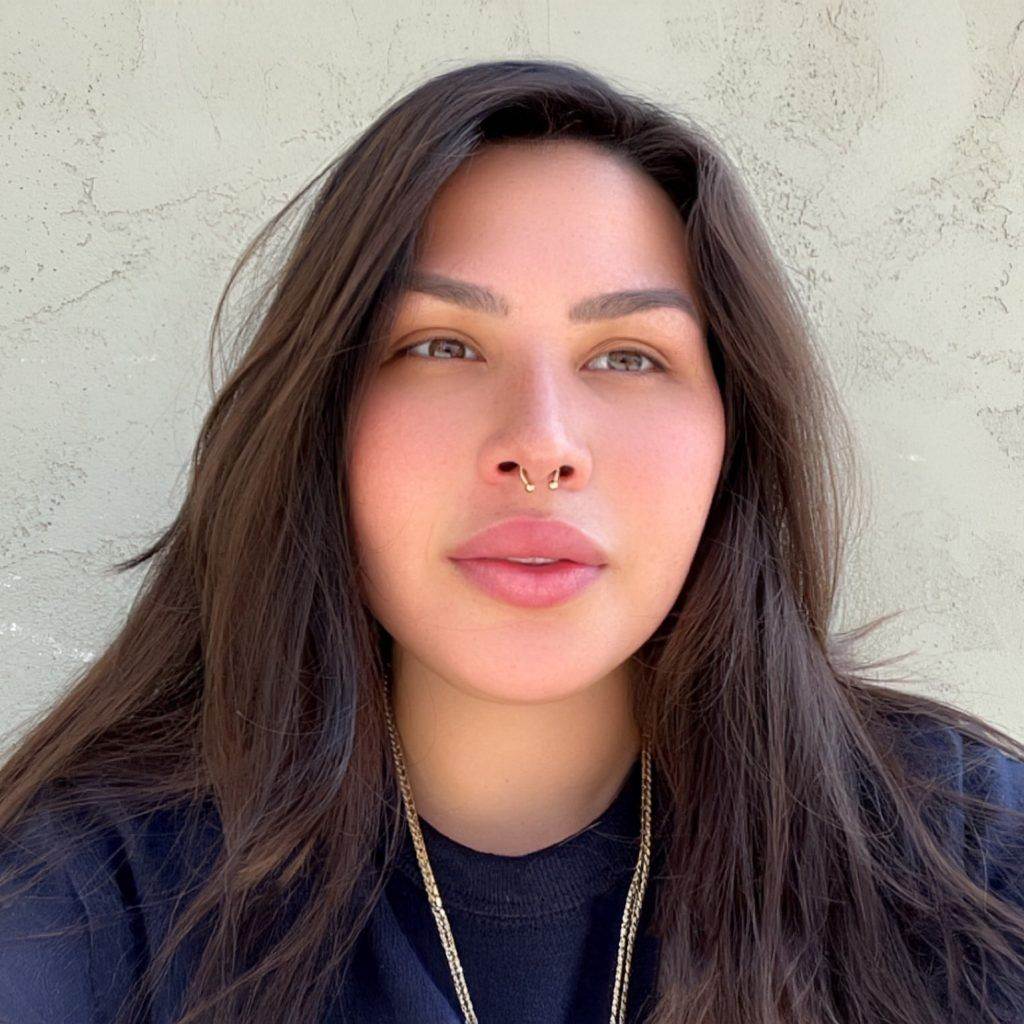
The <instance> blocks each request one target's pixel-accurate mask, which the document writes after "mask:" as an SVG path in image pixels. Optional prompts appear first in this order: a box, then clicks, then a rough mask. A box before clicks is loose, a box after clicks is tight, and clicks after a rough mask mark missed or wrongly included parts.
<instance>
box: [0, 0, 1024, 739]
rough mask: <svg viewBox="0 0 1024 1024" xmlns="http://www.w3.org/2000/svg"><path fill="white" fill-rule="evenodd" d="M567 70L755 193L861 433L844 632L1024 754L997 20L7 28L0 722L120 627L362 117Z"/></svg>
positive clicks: (1009, 87)
mask: <svg viewBox="0 0 1024 1024" xmlns="http://www.w3.org/2000/svg"><path fill="white" fill-rule="evenodd" d="M503 56H547V57H556V58H558V57H567V58H571V59H573V60H577V61H580V62H583V63H586V64H588V65H590V66H592V67H593V68H594V69H595V70H598V71H600V72H603V73H606V74H608V75H610V76H611V77H612V78H613V79H614V80H616V81H617V82H619V83H620V84H621V85H623V86H625V87H627V88H630V89H632V90H636V91H640V92H644V93H647V94H649V95H651V96H652V97H654V98H656V99H659V100H661V101H663V102H665V103H668V104H670V105H672V106H674V107H675V108H676V109H678V110H682V111H687V112H690V113H692V114H694V115H696V116H697V117H698V118H699V119H701V120H702V121H704V123H706V124H707V125H708V126H709V127H711V128H712V129H714V130H715V131H717V132H718V133H719V135H720V136H721V138H722V139H723V140H724V142H725V143H726V145H727V148H728V149H729V150H730V152H731V153H732V154H733V156H734V157H735V158H736V160H737V161H738V162H739V164H740V166H741V167H742V169H743V170H744V172H745V173H746V175H747V178H748V181H749V182H750V185H751V187H752V188H753V190H754V193H755V196H756V198H757V201H758V203H759V205H760V206H761V208H762V210H763V212H764V215H765V217H766V219H767V221H768V223H769V226H770V229H771V231H772V233H773V235H774V237H775V238H776V239H777V242H778V244H779V246H780V247H781V249H782V250H783V252H784V254H785V259H786V262H787V264H788V266H789V267H790V269H791V272H792V274H793V277H794V280H795V282H796V284H797V286H798V288H799V290H800V292H801V294H802V295H803V297H804V300H805V302H806V304H807V306H808V308H809V309H810V311H811V313H812V315H813V317H814V320H815V323H816V326H817V328H818V330H819V332H820V335H821V337H822V338H823V339H824V342H825V344H826V346H827V349H828V352H829V354H830V357H831V359H832V363H833V366H834V368H835V372H836V375H837V377H838V378H839V381H840V384H841V388H842V392H843V394H844V396H845V400H846V402H847V408H848V410H849V412H850V414H851V416H852V418H853V420H854V423H855V424H856V427H857V431H858V435H859V438H860V442H861V444H862V446H863V447H862V453H863V459H864V463H865V467H866V470H867V473H868V477H869V482H870V486H871V491H870V500H871V510H872V517H871V524H870V529H869V530H868V531H867V532H866V534H865V536H864V537H863V538H862V541H861V544H860V547H859V548H858V549H857V550H856V552H855V558H854V560H853V562H852V563H851V566H850V574H849V579H848V583H847V590H846V593H845V598H844V605H843V615H842V617H841V619H840V623H842V624H849V623H853V622H856V621H859V620H860V619H861V618H863V617H865V616H870V615H873V614H876V613H880V612H883V611H886V610H889V609H893V608H899V607H905V608H907V609H908V611H907V614H906V615H905V616H903V617H902V618H901V619H899V620H898V621H897V622H895V623H893V624H891V625H890V626H888V627H887V628H886V629H885V631H884V632H883V633H882V634H881V637H880V641H879V642H878V643H877V644H875V645H874V647H873V650H875V651H876V652H877V653H880V654H883V653H894V652H897V651H904V650H917V651H918V652H919V653H918V654H917V655H916V656H915V658H914V659H912V660H911V661H910V662H909V663H908V664H907V665H905V666H904V667H905V668H906V669H909V670H911V671H913V672H915V673H917V674H918V675H920V676H922V677H923V678H924V679H925V684H924V688H925V689H926V691H931V692H935V693H938V694H940V695H942V696H945V697H951V698H954V699H955V700H957V701H958V702H960V703H962V704H963V705H964V706H966V707H969V708H971V709H972V710H978V711H981V712H982V713H984V714H985V715H986V716H987V717H989V718H990V719H991V720H993V721H995V722H996V723H997V724H999V725H1002V726H1003V727H1005V728H1008V729H1010V730H1011V731H1013V732H1014V733H1015V734H1017V735H1018V736H1021V737H1024V695H1022V692H1021V690H1022V687H1024V668H1022V666H1024V642H1022V639H1021V626H1022V621H1024V528H1022V527H1024V339H1022V335H1024V265H1022V260H1021V256H1022V248H1021V247H1022V243H1024V171H1022V170H1021V168H1022V164H1024V81H1022V73H1024V8H1022V7H1021V4H1020V3H1019V2H1017V0H971V3H969V4H966V3H960V2H957V0H832V2H829V3H814V2H810V0H772V2H770V3H761V2H757V3H755V2H752V0H688V2H687V3H682V2H654V0H638V2H636V3H629V4H626V3H621V2H614V3H610V2H603V0H602V2H594V3H587V4H580V3H576V2H566V0H550V2H547V3H544V2H540V0H522V2H514V0H504V2H484V3H467V2H461V0H458V2H455V0H430V2H429V3H427V2H424V3H411V2H408V0H392V2H390V3H388V4H382V3H368V2H366V0H347V2H345V3H335V4H332V3H327V2H316V0H291V2H289V3H288V4H283V3H276V2H275V3H267V2H259V3H257V2H244V3H238V2H235V3H228V2H226V0H216V2H215V0H210V2H208V3H199V2H192V3H171V2H157V0H146V2H141V3H129V2H119V0H110V2H106V3H98V2H86V0H76V2H74V3H66V4H58V5H50V4H40V3H36V2H35V0H5V3H4V4H3V5H2V6H0V111H2V114H0V116H2V123H3V140H4V145H3V147H2V149H0V181H2V182H3V195H4V202H3V204H2V207H0V331H2V334H0V338H2V347H0V397H2V402H0V429H2V432H3V440H4V446H3V481H4V488H3V493H4V500H3V502H2V504H0V665H2V670H0V682H2V686H0V729H4V728H9V727H10V726H12V725H13V724H15V723H16V722H19V721H21V720H22V719H23V718H24V716H26V715H27V714H29V713H30V712H31V711H33V710H34V709H36V708H37V707H39V706H40V705H41V704H43V703H46V702H48V701H49V700H51V699H52V698H53V697H54V696H55V695H56V694H57V693H58V691H59V690H60V689H61V687H62V686H63V685H64V684H65V682H66V680H67V679H68V678H69V677H70V676H71V675H72V674H73V673H74V672H76V671H77V670H79V669H80V668H81V667H82V664H83V663H84V662H87V661H89V660H90V659H92V658H94V657H95V656H96V655H97V654H98V652H99V651H100V650H101V649H102V647H103V645H104V644H105V642H106V641H107V639H109V637H110V636H111V635H112V633H113V631H115V630H116V628H117V626H118V624H119V622H120V620H121V618H122V616H123V614H124V611H125V609H126V607H127V604H128V601H129V599H130V597H131V594H132V591H133V590H134V589H135V587H136V586H137V585H138V581H139V578H140V577H139V574H138V573H137V572H136V573H135V574H130V575H128V576H121V577H118V578H113V577H109V576H105V575H104V570H105V569H106V568H107V567H108V566H109V565H110V564H111V563H112V562H114V561H116V560H118V559H122V558H126V557H128V556H129V555H131V554H133V553H135V552H136V551H137V550H139V549H140V548H141V547H142V546H143V545H144V544H146V542H147V541H148V540H150V539H151V538H153V537H154V536H155V534H156V531H158V530H159V529H160V528H161V527H163V526H164V525H165V524H166V523H167V521H168V520H169V518H170V517H171V515H172V514H173V512H174V510H175V509H176V506H177V503H178V502H179V501H180V498H181V494H182V484H183V480H184V469H185V466H186V464H187V460H188V457H189V454H190V451H191V447H192V444H193V441H194V438H195V432H196V429H197V426H198V423H199V420H200V417H201V415H202V412H203V410H204V409H205V407H206V405H207V403H208V401H209V393H208V390H207V383H206V364H205V344H206V333H207V329H208V326H209V320H210V316H211V314H212V310H213V304H214V302H215V300H216V297H217V295H218V293H219V290H220V288H221V285H222V284H223V282H224V280H225V279H226V276H227V273H228V270H229V269H230V266H231V264H232V262H233V260H234V258H235V257H236V255H237V254H238V253H239V252H240V251H241V249H242V247H243V245H244V243H245V242H246V241H247V240H248V239H249V238H250V237H251V235H252V234H253V233H254V231H255V230H256V228H257V227H258V226H259V225H260V224H262V222H263V221H264V220H265V218H267V217H268V216H269V215H270V214H271V213H272V212H273V211H274V210H276V209H277V208H278V207H279V206H280V205H281V204H282V203H283V202H284V201H285V200H286V198H288V197H289V196H290V195H291V194H292V193H293V192H294V191H295V190H296V189H297V188H298V187H299V186H300V185H301V184H303V183H304V182H305V181H306V180H308V178H309V177H311V176H312V174H313V173H314V172H315V171H317V170H319V169H320V168H321V167H323V166H324V165H325V164H326V163H327V162H329V161H330V160H331V159H332V158H333V157H334V156H335V155H336V154H337V153H338V152H339V151H340V150H341V149H342V148H343V147H344V146H345V144H346V142H347V141H348V140H349V139H350V138H351V137H352V135H353V134H354V132H355V131H356V130H357V129H358V128H359V127H360V126H362V125H363V124H365V123H366V122H367V121H368V119H370V118H371V117H372V116H374V115H375V114H377V113H378V112H379V111H380V110H381V109H382V108H383V107H384V106H385V105H387V103H388V102H389V101H391V100H392V99H394V98H395V97H397V96H398V95H400V94H401V93H403V92H405V91H406V90H407V89H408V88H410V87H411V86H413V85H414V84H416V83H417V82H419V81H420V80H421V79H422V78H423V77H426V76H428V75H430V74H432V73H435V72H437V71H440V70H442V69H445V68H447V67H450V66H452V65H453V64H461V63H465V62H470V61H473V60H477V59H484V58H496V57H503Z"/></svg>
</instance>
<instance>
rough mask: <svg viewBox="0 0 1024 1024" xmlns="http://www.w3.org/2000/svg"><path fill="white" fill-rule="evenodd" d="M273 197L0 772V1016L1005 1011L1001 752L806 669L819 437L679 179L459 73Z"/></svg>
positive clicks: (1011, 815)
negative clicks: (130, 523) (115, 575)
mask: <svg viewBox="0 0 1024 1024" xmlns="http://www.w3.org/2000/svg"><path fill="white" fill-rule="evenodd" d="M321 179H322V181H321ZM314 186H316V187H315V188H314ZM305 195H311V196H312V197H313V202H312V204H311V206H310V207H309V209H308V210H307V211H306V212H305V213H304V215H303V216H302V217H301V219H300V220H299V222H298V227H297V231H296V234H295V236H294V238H292V240H291V242H290V244H289V245H288V247H287V249H286V257H287V258H286V259H285V261H284V262H283V263H282V265H281V266H280V268H279V270H278V271H277V272H276V274H275V275H274V276H273V278H272V280H271V282H270V285H269V286H268V287H267V288H266V290H265V291H264V292H262V293H261V295H260V296H259V299H260V302H259V303H258V304H256V305H254V313H253V315H251V316H249V317H248V318H247V319H244V320H243V321H242V322H241V325H240V327H239V330H238V337H239V339H240V341H241V345H240V347H239V351H238V354H237V359H236V361H235V364H234V367H233V369H232V371H231V374H230V376H229V377H228V379H227V380H226V382H225V383H224V384H223V386H222V387H221V389H220V390H219V393H218V394H217V397H216V401H215V402H214V405H213V407H212V409H211V411H210V413H209V415H208V416H207V419H206V421H205V422H204V424H203V427H202V430H201V436H200V438H199V442H198V444H197V447H196V454H195V459H194V464H193V472H192V476H191V480H190V488H189V491H188V494H187V497H186V499H185V502H184V504H183V507H182V509H181V512H180V514H179V515H178V517H177V518H176V520H175V522H174V523H173V525H172V526H171V527H170V529H168V530H167V531H166V533H165V534H164V535H163V536H162V537H161V539H160V540H159V541H158V542H157V543H156V544H155V545H154V546H153V547H152V548H150V549H149V550H148V551H146V552H144V553H143V554H141V555H139V556H138V557H136V558H133V559H131V560H130V561H128V562H126V563H122V565H121V566H120V567H119V568H121V569H128V568H132V567H135V566H137V565H140V564H142V563H144V562H146V561H151V562H152V564H151V566H150V570H149V573H150V575H149V576H148V577H147V579H146V580H145V582H144V585H143V587H142V588H141V590H140V593H139V596H138V598H137V601H136V603H135V605H134V607H133V608H132V610H131V612H130V614H129V616H128V619H127V622H126V623H125V625H124V628H123V629H122V630H121V632H120V633H119V635H118V636H117V637H116V638H115V640H114V642H113V643H112V644H111V645H110V647H109V649H108V650H107V651H105V652H104V654H103V656H102V657H101V658H100V659H99V660H98V661H97V662H96V663H95V664H93V665H91V666H90V667H89V668H88V669H87V670H86V671H85V673H84V674H83V675H82V677H81V678H80V679H78V680H77V681H76V682H75V685H74V688H73V689H71V690H70V692H68V694H67V695H66V696H64V697H62V699H61V700H60V701H59V702H58V703H57V704H56V706H54V707H53V708H52V709H49V710H48V711H47V713H46V714H45V716H43V717H42V719H41V721H39V722H38V723H37V724H35V725H34V728H33V729H32V731H31V732H29V733H27V735H25V736H24V738H23V739H21V740H20V742H19V744H18V745H17V747H16V748H15V749H14V752H13V754H12V755H11V756H10V757H9V759H8V761H7V762H6V764H5V765H4V766H3V768H2V771H0V782H2V786H0V791H2V792H0V832H2V834H3V836H4V837H5V838H6V843H5V846H4V857H5V867H6V868H7V870H8V875H9V878H8V880H7V881H6V882H5V888H4V894H5V895H4V901H3V909H2V911H0V936H2V938H3V940H4V948H5V953H4V956H3V957H2V958H0V1016H4V1015H6V1016H4V1019H12V1020H18V1021H23V1020H29V1019H40V1020H58V1019H59V1020H62V1021H81V1022H85V1021H92V1020H104V1021H106V1020H113V1019H115V1015H116V1019H117V1020H119V1021H121V1020H123V1021H129V1020H146V1021H152V1022H158V1024H165V1022H166V1024H171V1022H178V1024H186V1022H187V1024H191V1022H199V1021H242V1020H244V1021H246V1022H261V1024H262V1022H268V1024H269V1022H271V1021H275V1022H277V1021H296V1022H298V1021H302V1022H307V1021H314V1020H317V1021H321V1020H323V1021H349V1020H351V1021H376V1022H383V1021H403V1022H405V1021H431V1022H433V1021H446V1022H458V1021H463V1020H466V1021H471V1020H477V1019H479V1020H480V1021H482V1022H484V1024H498V1022H512V1021H515V1022H517V1024H522V1022H524V1021H538V1022H541V1021H543V1022H545V1024H550V1022H555V1021H573V1022H578V1021H594V1022H598V1021H604V1020H611V1021H613V1022H614V1021H627V1020H628V1021H633V1022H636V1021H639V1020H645V1021H650V1022H653V1024H667V1022H685V1024H712V1022H714V1024H740V1022H743V1024H754V1022H757V1024H762V1022H763V1024H769V1022H800V1024H807V1022H822V1024H833V1022H868V1021H871V1022H878V1021H899V1022H906V1024H925V1022H938V1021H942V1022H949V1021H954V1020H955V1021H972V1022H975V1021H982V1020H986V1021H988V1020H992V1021H995V1020H1000V1021H1002V1020H1010V1019H1014V1013H1015V1012H1016V1013H1017V1016H1018V1017H1019V1012H1020V1007H1021V1006H1024V946H1022V940H1024V914H1022V907H1021V903H1022V900H1021V893H1022V890H1021V877H1020V876H1021V853H1020V851H1021V850H1022V849H1024V843H1022V842H1021V838H1022V834H1024V833H1022V825H1021V821H1020V812H1021V810H1022V805H1024V760H1022V759H1021V755H1022V753H1024V749H1022V748H1021V746H1020V744H1018V743H1017V742H1016V741H1015V740H1013V739H1012V738H1011V737H1009V736H1007V735H1006V734H1005V733H1002V732H1000V731H999V730H997V729H995V728H994V727H993V726H991V725H988V724H986V723H985V722H984V721H982V720H981V719H979V718H977V717H974V716H972V715H969V714H967V713H966V712H963V711H959V710H957V709H955V708H953V707H950V706H947V705H945V704H943V703H941V702H939V701H937V700H933V699H929V698H927V697H924V696H921V695H915V694H908V693H905V692H903V691H901V690H900V689H899V688H897V687H896V686H894V685H891V684H892V683H893V682H895V680H890V681H889V684H887V685H883V684H882V683H880V682H878V681H877V680H869V679H868V678H867V677H866V675H865V670H866V669H867V668H869V667H877V666H868V665H864V664H859V663H858V659H857V656H856V654H855V652H854V647H855V643H856V642H857V641H858V640H860V639H861V638H862V637H863V636H864V635H866V634H867V632H868V631H869V630H870V629H871V628H872V626H873V625H876V624H877V623H875V624H872V626H868V627H864V628H862V629H861V630H859V631H857V632H855V633H852V634H846V635H842V636H836V635H834V634H833V633H832V632H830V629H829V622H830V618H831V615H832V611H833V602H834V600H835V598H836V591H837V581H838V577H839V571H840V567H841V563H842V551H843V543H844V536H845V532H846V531H847V530H849V529H850V526H851V523H852V522H853V520H852V519H846V518H845V516H846V514H847V512H848V510H850V509H851V508H853V507H854V506H851V495H852V493H853V491H852V489H851V483H852V479H853V478H852V467H850V466H848V465H845V464H844V465H843V466H840V464H839V458H840V456H841V455H845V454H846V453H848V452H849V449H850V445H849V438H848V436H847V435H846V433H845V429H846V428H845V427H844V425H843V420H842V418H841V415H840V413H839V411H838V409H839V402H838V399H837V396H836V394H835V392H834V391H833V390H832V385H831V384H830V383H829V376H828V373H827V372H826V369H825V367H824V365H823V361H822V360H821V358H820V356H819V354H818V353H817V351H816V348H815V346H814V344H813V340H812V337H811V334H810V330H809V327H808V324H807V321H806V317H805V315H804V314H803V312H802V311H801V310H800V307H799V304H798V302H797V301H796V299H795V297H794V294H793V292H792V291H791V289H790V287H789V284H788V283H787V280H786V277H785V274H784V272H783V269H782V265H781V263H780V260H779V258H778V257H777V256H776V255H775V254H774V253H773V252H772V249H771V246H770V245H769V243H768V241H767V237H766V234H765V232H764V229H763V228H762V226H761V225H760V223H759V221H758V219H757V216H756V215H755V213H754V210H753V207H752V204H751V203H750V201H749V199H748V198H747V196H746V194H745V192H744V190H743V187H742V185H741V183H740V181H739V178H738V176H737V174H736V172H735V170H734V169H732V167H731V165H730V163H729V161H728V160H727V158H726V156H725V155H724V153H723V152H722V151H721V149H720V148H719V147H718V146H717V145H716V144H715V143H714V142H713V140H712V139H711V138H709V136H708V135H707V134H706V133H705V132H703V131H702V130H701V129H699V128H698V127H697V126H695V125H693V124H690V123H687V122H686V121H685V120H683V119H681V118H679V117H677V116H673V115H670V114H669V113H667V112H665V111H663V110H661V109H659V108H658V107H656V106H655V105H653V104H651V103H649V102H647V101H645V100H642V99H638V98H636V97H633V96H629V95H624V94H623V93H622V92H620V91H618V90H617V89H615V88H613V87H612V86H611V85H610V84H609V83H607V82H606V81H603V80H602V79H601V78H599V77H597V76H596V75H594V74H593V73H591V72H589V71H587V70H584V69H582V68H580V67H577V66H574V65H572V64H566V63H554V62H543V61H500V62H493V63H482V64H476V65H473V66H469V67H464V68H460V69H458V70H455V71H452V72H449V73H446V74H443V75H441V76H439V77H437V78H435V79H433V80H432V81H429V82H427V83H426V84H425V85H423V86H421V87H420V88H418V89H416V90H415V91H414V92H412V93H411V94H410V95H408V96H406V97H405V98H404V99H402V100H401V101H400V102H398V103H397V104H395V105H394V106H393V107H392V108H391V109H389V110H388V111H386V112H385V113H384V114H383V115H382V116H381V117H380V118H379V119H378V120H377V121H376V122H375V123H374V124H373V125H371V126H370V128H369V129H368V130H367V131H366V132H365V133H364V134H363V135H362V136H361V137H360V138H359V139H358V140H357V141H356V142H355V144H354V145H352V147H351V148H350V149H349V150H348V151H347V152H346V153H344V154H343V156H342V157H341V158H339V159H338V161H337V162H336V163H335V164H333V165H332V166H330V167H328V168H327V169H326V170H325V171H324V172H323V174H322V175H320V176H318V178H317V179H315V180H314V181H313V182H311V183H310V185H309V186H308V187H307V188H306V189H305V190H303V192H302V193H300V196H305ZM299 198H300V197H296V199H295V200H293V201H292V202H290V203H289V204H288V206H287V207H285V209H284V210H282V212H281V213H280V214H279V215H278V216H277V217H275V218H274V220H273V221H272V223H271V224H270V225H269V226H268V228H267V229H266V231H265V233H264V234H263V235H262V236H261V237H260V238H259V239H257V241H256V243H254V245H253V246H252V247H251V248H250V249H249V251H248V252H247V253H246V257H245V259H244V260H243V261H242V263H241V264H240V265H239V266H238V267H236V268H235V271H234V272H233V273H232V275H231V280H230V281H229V282H228V289H230V288H231V286H232V284H233V283H234V281H235V280H236V278H237V277H238V275H239V273H240V270H241V269H242V267H243V266H246V265H248V260H249V258H250V257H252V256H253V255H254V254H255V253H256V252H257V251H258V250H259V249H260V248H261V247H262V246H263V244H264V242H265V241H266V240H267V238H269V235H270V233H271V230H272V229H273V228H274V227H276V226H278V225H280V224H282V223H284V222H285V221H286V219H287V217H288V215H289V214H290V213H291V212H292V211H298V209H299V206H298V199H299ZM228 289H226V290H225V296H226V294H227V290H228ZM225 296H222V298H221V303H220V305H219V306H218V309H217V314H216V316H215V321H214V332H213V333H214V336H216V334H217V333H218V331H219V328H220V324H221V322H222V313H223V309H224V304H225ZM257 310H258V315H257V313H256V311H257ZM243 346H244V347H243ZM515 558H519V559H521V560H522V559H526V560H527V562H526V563H524V562H523V561H520V562H519V563H516V562H515V561H513V559H515ZM531 560H532V561H533V562H534V563H535V564H529V561H531ZM37 855H38V857H39V858H41V860H40V863H43V864H44V868H43V869H42V870H41V871H40V872H39V873H38V875H37V874H34V873H33V874H32V875H31V876H29V875H28V874H27V872H26V868H27V867H28V866H29V864H30V863H35V861H33V857H36V856H37ZM25 879H28V881H27V882H26V881H25ZM29 932H36V933H44V932H45V933H53V934H51V937H48V938H45V939H43V940H39V939H37V940H30V939H28V938H26V937H25V936H26V935H27V933H29ZM33 1015H35V1017H33Z"/></svg>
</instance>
